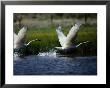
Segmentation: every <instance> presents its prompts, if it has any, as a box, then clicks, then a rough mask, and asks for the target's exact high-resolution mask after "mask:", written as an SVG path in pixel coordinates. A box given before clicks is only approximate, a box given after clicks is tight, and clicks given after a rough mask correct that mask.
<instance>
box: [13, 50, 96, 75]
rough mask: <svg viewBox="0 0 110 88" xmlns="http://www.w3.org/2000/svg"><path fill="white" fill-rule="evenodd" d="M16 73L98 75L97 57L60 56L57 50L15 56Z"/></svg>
mask: <svg viewBox="0 0 110 88" xmlns="http://www.w3.org/2000/svg"><path fill="white" fill-rule="evenodd" d="M14 75H97V57H96V56H92V57H63V56H62V57H61V56H60V57H59V56H57V55H56V53H55V52H53V53H52V52H45V53H39V55H31V56H26V57H23V58H20V57H18V56H14Z"/></svg>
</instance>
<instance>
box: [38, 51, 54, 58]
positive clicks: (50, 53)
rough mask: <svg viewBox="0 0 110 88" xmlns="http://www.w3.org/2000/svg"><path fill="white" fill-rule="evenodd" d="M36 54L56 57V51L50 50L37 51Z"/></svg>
mask: <svg viewBox="0 0 110 88" xmlns="http://www.w3.org/2000/svg"><path fill="white" fill-rule="evenodd" d="M38 56H47V57H56V51H55V50H50V51H48V52H43V53H39V54H38Z"/></svg>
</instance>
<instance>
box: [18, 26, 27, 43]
mask: <svg viewBox="0 0 110 88" xmlns="http://www.w3.org/2000/svg"><path fill="white" fill-rule="evenodd" d="M26 31H27V27H23V28H22V29H21V30H20V31H19V33H18V42H21V43H23V42H24V37H25V35H26Z"/></svg>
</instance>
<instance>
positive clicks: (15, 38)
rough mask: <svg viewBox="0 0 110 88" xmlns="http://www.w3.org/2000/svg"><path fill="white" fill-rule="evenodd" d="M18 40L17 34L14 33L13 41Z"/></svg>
mask: <svg viewBox="0 0 110 88" xmlns="http://www.w3.org/2000/svg"><path fill="white" fill-rule="evenodd" d="M17 40H18V36H17V35H16V34H15V33H14V43H16V41H17Z"/></svg>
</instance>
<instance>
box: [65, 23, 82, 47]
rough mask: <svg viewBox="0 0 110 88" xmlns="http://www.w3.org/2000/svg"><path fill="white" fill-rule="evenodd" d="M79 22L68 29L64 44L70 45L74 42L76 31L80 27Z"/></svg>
mask: <svg viewBox="0 0 110 88" xmlns="http://www.w3.org/2000/svg"><path fill="white" fill-rule="evenodd" d="M80 25H81V24H79V23H77V24H75V25H74V26H73V27H72V28H71V29H70V31H69V33H68V35H67V38H66V42H65V45H66V46H70V45H72V43H73V42H74V40H75V39H76V35H77V32H78V30H79V27H80Z"/></svg>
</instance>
